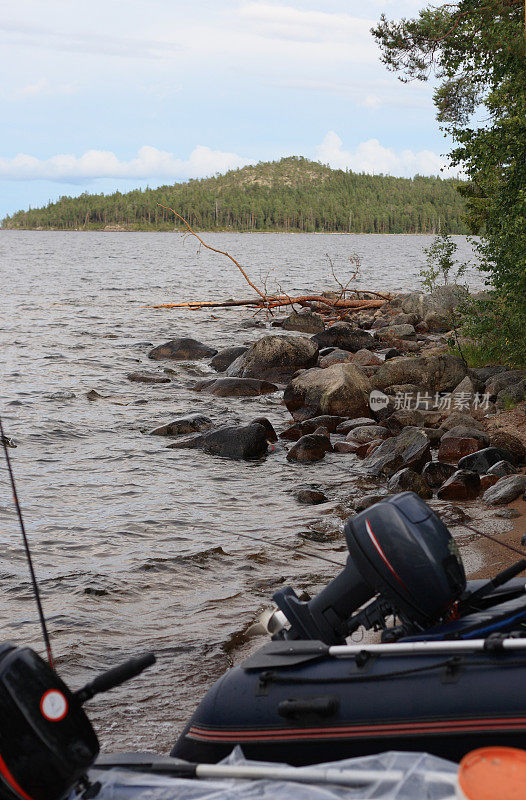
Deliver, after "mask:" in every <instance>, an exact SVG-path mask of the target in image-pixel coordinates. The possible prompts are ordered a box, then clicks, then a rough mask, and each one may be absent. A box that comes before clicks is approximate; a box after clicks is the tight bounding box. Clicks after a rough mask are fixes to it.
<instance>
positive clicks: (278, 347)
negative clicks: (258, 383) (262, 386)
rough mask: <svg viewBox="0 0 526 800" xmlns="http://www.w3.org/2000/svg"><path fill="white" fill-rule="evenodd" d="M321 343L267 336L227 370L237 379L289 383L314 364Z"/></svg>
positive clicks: (292, 337)
mask: <svg viewBox="0 0 526 800" xmlns="http://www.w3.org/2000/svg"><path fill="white" fill-rule="evenodd" d="M317 362H318V346H317V345H316V343H315V342H313V341H312V339H309V338H307V337H305V336H288V335H285V336H279V335H271V336H264V337H263V338H262V339H259V340H258V341H257V342H255V343H254V344H253V345H252V346H251V347H249V348H248V350H247V351H246V353H244V354H243V355H242V356H240V357H239V358H237V359H236V360H235V361H234V362H233V363H232V364H230V366H229V367H228V368H227V370H226V374H227V375H228V376H230V377H235V378H259V379H261V380H267V381H277V382H278V383H286V382H287V381H290V380H291V378H292V376H293V375H294V373H295V372H297V371H298V370H299V369H308V368H309V367H314V366H315V365H316V364H317Z"/></svg>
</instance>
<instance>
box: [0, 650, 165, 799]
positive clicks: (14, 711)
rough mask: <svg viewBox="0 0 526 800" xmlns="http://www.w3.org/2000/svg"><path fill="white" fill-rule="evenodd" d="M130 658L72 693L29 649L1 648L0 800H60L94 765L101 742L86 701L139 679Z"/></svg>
mask: <svg viewBox="0 0 526 800" xmlns="http://www.w3.org/2000/svg"><path fill="white" fill-rule="evenodd" d="M154 661H155V657H154V656H153V655H152V654H151V653H149V654H147V655H146V656H142V657H140V658H136V659H131V660H130V661H128V662H126V663H125V664H123V665H121V666H119V667H115V668H114V669H112V670H109V671H108V672H106V673H104V674H103V675H101V676H99V677H98V678H96V679H95V680H94V681H93V682H92V683H90V684H88V685H87V686H85V687H84V688H83V689H80V690H79V691H77V692H72V691H71V690H70V689H68V687H67V686H66V684H65V683H64V682H63V681H62V680H61V679H60V678H59V677H58V675H57V674H56V672H54V671H53V670H52V669H51V667H50V666H48V664H46V662H45V661H43V660H42V659H41V658H40V656H38V655H37V654H36V653H35V652H34V651H33V650H31V649H29V648H28V647H15V645H14V644H11V643H5V644H2V645H0V722H1V724H0V800H61V798H63V797H64V796H65V795H67V794H68V793H69V792H71V790H72V789H74V788H75V786H76V785H78V784H79V782H82V781H83V776H84V775H85V773H86V772H87V770H88V769H89V767H90V766H91V765H92V764H93V763H94V761H95V759H96V757H97V755H98V753H99V742H98V739H97V735H96V734H95V731H94V730H93V728H92V726H91V723H90V721H89V719H88V717H87V716H86V714H85V713H84V711H83V709H82V703H84V702H85V701H86V700H89V699H90V698H91V697H93V696H94V695H95V694H96V693H98V692H101V691H106V690H108V689H111V688H113V687H114V686H117V685H118V684H119V683H122V682H123V681H125V680H127V679H128V678H131V677H133V676H134V675H138V674H139V673H140V672H142V670H143V669H145V668H146V667H147V666H150V664H152V663H154Z"/></svg>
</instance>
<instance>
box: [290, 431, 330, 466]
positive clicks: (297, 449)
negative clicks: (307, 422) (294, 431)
mask: <svg viewBox="0 0 526 800" xmlns="http://www.w3.org/2000/svg"><path fill="white" fill-rule="evenodd" d="M325 453H332V445H331V442H330V439H329V438H328V437H327V436H323V435H322V434H320V433H307V434H306V435H305V436H302V437H301V438H300V439H298V441H297V442H296V444H294V445H293V446H292V447H291V448H290V450H289V452H288V453H287V461H302V462H312V461H321V459H322V458H325Z"/></svg>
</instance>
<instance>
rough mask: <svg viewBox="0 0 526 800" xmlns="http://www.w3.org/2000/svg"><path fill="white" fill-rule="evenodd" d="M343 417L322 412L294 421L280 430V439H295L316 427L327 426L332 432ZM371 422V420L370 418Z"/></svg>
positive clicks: (311, 431) (312, 431)
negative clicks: (300, 420)
mask: <svg viewBox="0 0 526 800" xmlns="http://www.w3.org/2000/svg"><path fill="white" fill-rule="evenodd" d="M343 419H344V418H343V417H334V416H330V415H328V414H322V416H320V417H311V419H306V420H304V421H303V422H295V423H294V425H290V426H289V427H288V428H286V430H284V431H282V432H281V433H280V435H279V438H280V439H289V440H291V441H293V442H295V441H297V440H298V439H299V438H300V436H305V434H306V433H314V431H315V430H316V428H319V427H324V428H327V430H328V431H329V433H334V432H335V431H336V430H337V428H338V426H339V425H340V423H341V422H343ZM371 422H372V420H371Z"/></svg>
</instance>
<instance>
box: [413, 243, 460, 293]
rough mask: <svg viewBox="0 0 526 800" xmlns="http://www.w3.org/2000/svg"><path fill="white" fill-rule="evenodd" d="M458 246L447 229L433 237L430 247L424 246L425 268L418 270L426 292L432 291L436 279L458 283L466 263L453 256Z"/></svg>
mask: <svg viewBox="0 0 526 800" xmlns="http://www.w3.org/2000/svg"><path fill="white" fill-rule="evenodd" d="M457 249H458V246H457V244H456V243H455V242H454V241H453V240H452V238H451V236H450V235H449V233H448V232H447V231H442V232H441V233H439V234H438V235H437V236H435V238H434V239H433V242H432V244H431V245H430V247H426V248H424V253H425V254H426V255H427V260H426V263H427V268H425V269H421V270H420V278H421V279H422V286H423V287H424V289H427V291H428V292H432V291H433V289H435V288H436V286H437V285H438V282H439V281H438V279H439V278H442V284H443V285H444V286H445V285H447V284H448V283H450V282H451V283H458V282H459V279H460V278H461V277H462V275H463V274H464V273H465V272H466V270H467V268H468V266H469V265H468V263H467V262H465V261H463V262H460V261H457V259H456V258H454V255H455V253H456V252H457Z"/></svg>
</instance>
